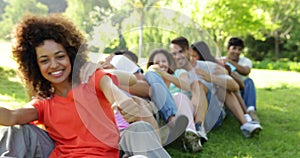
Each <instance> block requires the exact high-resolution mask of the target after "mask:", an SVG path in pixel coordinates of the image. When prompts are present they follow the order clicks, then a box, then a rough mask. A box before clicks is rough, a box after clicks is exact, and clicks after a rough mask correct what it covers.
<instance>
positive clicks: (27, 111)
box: [0, 107, 38, 126]
mask: <svg viewBox="0 0 300 158" xmlns="http://www.w3.org/2000/svg"><path fill="white" fill-rule="evenodd" d="M37 119H38V112H37V110H36V109H35V108H34V107H32V108H20V109H15V110H10V109H6V108H4V107H0V125H3V126H12V125H17V124H26V123H29V122H31V121H34V120H37Z"/></svg>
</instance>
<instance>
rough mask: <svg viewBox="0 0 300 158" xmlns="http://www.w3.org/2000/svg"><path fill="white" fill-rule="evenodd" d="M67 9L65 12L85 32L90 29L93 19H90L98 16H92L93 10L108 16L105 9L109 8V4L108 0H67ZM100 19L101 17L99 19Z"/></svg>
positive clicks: (88, 31)
mask: <svg viewBox="0 0 300 158" xmlns="http://www.w3.org/2000/svg"><path fill="white" fill-rule="evenodd" d="M67 4H68V5H67V6H68V7H67V9H66V12H65V14H66V15H67V16H68V17H70V18H71V19H73V21H74V22H75V23H76V24H77V26H79V27H80V28H81V29H82V30H84V31H85V32H86V33H87V34H89V33H90V32H91V31H92V28H93V26H94V25H95V23H94V22H95V21H93V20H92V19H95V18H99V16H97V17H94V16H95V15H94V13H95V12H94V13H91V12H92V11H93V10H94V11H98V12H99V13H100V14H104V15H103V16H108V15H107V14H105V13H106V11H108V10H111V6H110V3H109V1H108V0H67ZM101 18H102V17H101ZM99 20H100V21H102V20H103V19H99Z"/></svg>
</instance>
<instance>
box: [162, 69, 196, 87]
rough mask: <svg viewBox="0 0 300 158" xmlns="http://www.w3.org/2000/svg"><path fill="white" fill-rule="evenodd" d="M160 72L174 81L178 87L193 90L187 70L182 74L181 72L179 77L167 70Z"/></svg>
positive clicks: (167, 78) (165, 77)
mask: <svg viewBox="0 0 300 158" xmlns="http://www.w3.org/2000/svg"><path fill="white" fill-rule="evenodd" d="M158 73H159V74H161V76H162V77H163V78H164V79H166V80H168V81H170V82H171V83H173V84H174V85H175V86H176V87H178V88H180V89H182V90H185V91H190V90H191V88H190V87H191V86H190V83H189V79H188V74H187V73H186V72H183V73H182V74H180V76H179V78H177V77H175V76H173V75H171V74H169V73H167V72H165V71H161V72H158Z"/></svg>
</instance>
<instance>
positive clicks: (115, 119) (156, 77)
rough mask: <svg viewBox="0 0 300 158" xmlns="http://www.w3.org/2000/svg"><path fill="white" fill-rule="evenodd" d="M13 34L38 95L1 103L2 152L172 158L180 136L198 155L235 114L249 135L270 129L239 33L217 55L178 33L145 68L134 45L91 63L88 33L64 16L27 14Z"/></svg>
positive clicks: (16, 55)
mask: <svg viewBox="0 0 300 158" xmlns="http://www.w3.org/2000/svg"><path fill="white" fill-rule="evenodd" d="M13 33H14V34H13V35H14V36H13V38H14V41H15V43H14V44H13V48H12V53H13V57H14V58H15V60H16V62H17V63H18V66H19V68H18V70H19V71H20V74H21V78H22V80H23V81H24V83H25V84H26V88H27V90H28V92H29V94H30V96H32V97H33V99H32V100H31V101H30V102H29V103H28V104H27V105H26V106H25V107H24V108H19V109H7V108H4V107H0V125H4V126H7V127H3V128H2V129H1V132H0V134H1V135H0V139H1V143H0V156H14V157H103V158H104V157H105V158H107V157H134V156H138V155H139V156H140V157H143V156H144V157H153V158H154V157H155V158H156V157H162V158H166V157H171V156H170V155H169V153H168V152H167V151H166V150H165V149H164V147H165V146H168V145H170V144H172V143H175V144H182V145H183V148H184V149H185V150H186V151H189V152H199V151H201V150H203V143H205V142H207V141H208V137H207V133H208V132H209V131H211V130H213V129H215V128H217V127H218V126H220V125H221V124H222V121H223V119H224V118H225V116H226V114H228V112H229V113H230V114H231V115H233V116H235V117H236V118H237V120H238V121H239V122H240V123H241V126H240V130H241V132H242V134H243V135H244V136H245V137H246V138H249V137H252V136H253V135H255V134H257V133H258V132H259V131H261V130H262V127H261V125H260V122H259V119H258V117H257V115H256V112H255V111H256V96H255V95H256V94H255V87H254V84H253V81H252V80H251V79H250V78H249V77H248V74H249V73H250V70H251V67H252V63H251V61H250V60H249V59H248V58H245V57H240V54H241V52H242V50H243V48H244V42H243V41H242V40H241V39H239V38H231V39H230V40H229V42H228V46H227V51H228V52H227V56H226V57H223V58H220V59H216V58H215V57H214V56H213V55H212V54H211V52H210V49H209V47H208V45H207V44H206V43H205V42H204V41H199V42H195V43H193V44H192V45H191V46H190V45H189V42H188V40H187V39H186V38H185V37H178V38H175V39H173V40H172V41H171V43H170V46H169V47H170V49H169V50H166V49H161V48H157V49H154V50H153V51H152V52H151V53H150V55H149V58H148V61H147V64H146V69H145V70H143V69H142V68H140V67H139V66H138V65H137V63H138V58H137V56H136V55H135V54H134V53H133V52H131V51H128V50H120V51H116V52H114V53H112V54H110V55H109V56H108V57H107V58H106V59H105V61H101V62H99V63H97V64H96V63H91V62H88V61H87V56H88V49H87V44H86V39H85V38H84V36H83V34H82V33H81V32H80V31H79V30H78V29H77V28H76V27H75V25H74V24H73V23H72V22H71V21H69V20H68V19H66V18H65V17H63V16H62V15H60V14H55V15H49V16H48V17H42V16H36V15H29V16H27V17H24V19H23V20H22V21H21V22H20V23H18V24H17V25H16V28H15V29H14V32H13ZM227 109H228V110H227ZM37 123H40V124H43V125H44V129H41V128H40V127H37V126H36V125H35V124H37ZM177 142H179V143H177Z"/></svg>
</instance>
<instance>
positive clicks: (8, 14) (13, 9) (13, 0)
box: [0, 0, 48, 38]
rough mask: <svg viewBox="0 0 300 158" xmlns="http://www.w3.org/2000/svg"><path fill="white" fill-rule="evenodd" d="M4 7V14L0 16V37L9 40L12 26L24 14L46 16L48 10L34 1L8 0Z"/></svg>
mask: <svg viewBox="0 0 300 158" xmlns="http://www.w3.org/2000/svg"><path fill="white" fill-rule="evenodd" d="M7 2H8V4H7V6H6V7H5V13H4V14H3V15H2V21H1V22H0V27H1V31H0V37H4V38H9V37H8V35H9V32H10V31H11V28H12V26H13V25H14V24H15V23H17V22H18V21H19V20H20V19H21V18H22V17H23V15H24V14H25V13H34V14H42V15H46V14H47V12H48V8H47V6H46V5H44V4H42V3H40V2H36V1H35V0H26V1H19V0H10V1H7Z"/></svg>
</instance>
